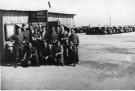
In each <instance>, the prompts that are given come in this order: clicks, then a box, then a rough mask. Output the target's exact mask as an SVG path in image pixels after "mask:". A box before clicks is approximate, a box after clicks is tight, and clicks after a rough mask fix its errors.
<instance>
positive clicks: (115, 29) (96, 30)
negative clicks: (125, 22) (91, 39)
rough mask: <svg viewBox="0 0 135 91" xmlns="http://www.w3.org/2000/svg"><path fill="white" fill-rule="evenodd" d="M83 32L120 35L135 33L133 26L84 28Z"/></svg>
mask: <svg viewBox="0 0 135 91" xmlns="http://www.w3.org/2000/svg"><path fill="white" fill-rule="evenodd" d="M82 31H84V32H86V34H118V33H127V32H133V31H135V27H133V26H105V27H100V26H99V27H90V26H85V27H82Z"/></svg>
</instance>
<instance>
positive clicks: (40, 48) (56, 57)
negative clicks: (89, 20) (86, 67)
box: [9, 24, 79, 68]
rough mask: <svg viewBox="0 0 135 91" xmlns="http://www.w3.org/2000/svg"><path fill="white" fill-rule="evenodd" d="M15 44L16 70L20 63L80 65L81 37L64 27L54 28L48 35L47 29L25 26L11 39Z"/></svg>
mask: <svg viewBox="0 0 135 91" xmlns="http://www.w3.org/2000/svg"><path fill="white" fill-rule="evenodd" d="M9 40H10V41H12V42H14V45H13V50H14V51H13V52H14V54H15V60H16V62H15V66H14V67H15V68H16V67H17V66H18V62H20V63H21V65H22V66H37V67H38V66H40V65H50V64H55V65H62V66H64V65H65V64H73V66H76V64H78V63H79V57H78V46H79V37H78V35H77V34H75V31H74V29H71V30H70V31H66V30H65V29H64V26H62V25H61V26H57V28H56V30H55V27H52V29H51V30H49V32H48V33H47V31H46V27H45V26H42V24H38V26H33V25H29V28H28V29H27V28H26V25H25V24H23V25H22V28H20V27H18V28H17V29H16V33H15V34H13V35H12V36H11V37H10V38H9Z"/></svg>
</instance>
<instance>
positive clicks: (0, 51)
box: [0, 10, 3, 62]
mask: <svg viewBox="0 0 135 91" xmlns="http://www.w3.org/2000/svg"><path fill="white" fill-rule="evenodd" d="M2 36H3V35H2V11H1V10H0V62H1V60H2V56H3V55H2V54H3V50H2V47H3V46H2V42H3V41H2V40H3V38H2Z"/></svg>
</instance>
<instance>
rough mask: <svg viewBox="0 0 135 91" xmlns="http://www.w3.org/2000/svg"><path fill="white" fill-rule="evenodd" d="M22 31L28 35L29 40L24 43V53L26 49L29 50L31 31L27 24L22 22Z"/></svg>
mask: <svg viewBox="0 0 135 91" xmlns="http://www.w3.org/2000/svg"><path fill="white" fill-rule="evenodd" d="M22 32H23V33H24V35H25V36H27V40H25V41H26V42H25V43H24V50H23V55H24V53H25V51H26V50H27V43H28V42H29V38H30V32H29V31H28V30H27V29H26V24H22Z"/></svg>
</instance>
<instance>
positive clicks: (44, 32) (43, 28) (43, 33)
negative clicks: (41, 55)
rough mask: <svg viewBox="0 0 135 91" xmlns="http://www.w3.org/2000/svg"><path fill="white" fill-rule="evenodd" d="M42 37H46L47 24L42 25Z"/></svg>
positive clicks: (43, 38)
mask: <svg viewBox="0 0 135 91" xmlns="http://www.w3.org/2000/svg"><path fill="white" fill-rule="evenodd" d="M41 38H42V40H45V39H46V27H45V26H42V33H41Z"/></svg>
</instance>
